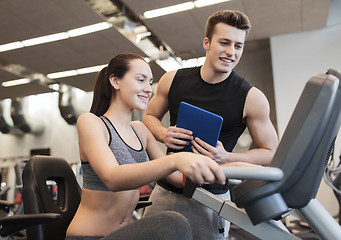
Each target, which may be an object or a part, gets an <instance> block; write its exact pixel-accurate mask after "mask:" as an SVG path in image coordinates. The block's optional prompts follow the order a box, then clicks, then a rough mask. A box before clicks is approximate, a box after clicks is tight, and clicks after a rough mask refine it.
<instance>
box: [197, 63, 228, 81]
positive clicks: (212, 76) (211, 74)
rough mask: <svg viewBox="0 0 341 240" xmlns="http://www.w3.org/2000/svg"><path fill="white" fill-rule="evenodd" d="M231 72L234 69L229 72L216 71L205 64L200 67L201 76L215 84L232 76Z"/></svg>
mask: <svg viewBox="0 0 341 240" xmlns="http://www.w3.org/2000/svg"><path fill="white" fill-rule="evenodd" d="M231 72H232V71H230V72H227V73H226V72H225V73H222V72H216V71H214V70H213V69H212V68H211V67H209V66H207V65H206V64H204V65H203V66H202V67H201V69H200V76H201V78H202V79H203V80H204V81H205V82H207V83H211V84H214V83H220V82H222V81H224V80H225V79H226V78H228V77H229V76H230V74H231Z"/></svg>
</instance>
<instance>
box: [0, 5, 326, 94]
mask: <svg viewBox="0 0 341 240" xmlns="http://www.w3.org/2000/svg"><path fill="white" fill-rule="evenodd" d="M108 1H109V0H30V1H27V0H1V1H0V32H1V34H0V44H6V43H11V42H15V41H22V40H26V39H30V38H34V37H39V36H44V35H49V34H54V33H58V32H65V31H68V30H70V29H74V28H79V27H82V26H86V25H91V24H95V23H99V22H102V21H104V20H107V19H108V16H110V14H117V12H116V13H115V12H114V13H113V12H111V13H105V12H104V11H103V9H106V5H105V4H108ZM111 2H112V3H115V5H117V6H119V10H122V6H125V8H124V11H123V14H124V13H126V12H129V15H130V17H131V14H132V13H133V14H134V15H135V16H134V19H135V20H136V19H137V20H138V21H140V23H143V24H144V25H145V26H146V27H147V28H148V29H149V30H150V31H151V32H152V36H153V37H154V39H157V40H158V41H159V42H161V43H164V44H165V46H168V47H170V50H171V51H172V54H174V55H175V56H177V57H180V58H182V59H189V58H193V57H200V56H204V54H205V53H204V50H203V48H202V40H203V36H204V27H205V23H206V20H207V18H208V17H209V16H210V15H211V14H212V13H214V12H216V11H218V10H221V9H237V10H241V11H242V12H244V13H246V14H247V15H248V16H249V18H250V20H251V23H252V30H251V32H250V33H249V35H248V39H247V45H246V51H247V49H248V48H252V46H257V41H259V40H263V39H267V38H269V37H271V36H276V35H282V34H288V33H295V32H300V31H307V30H313V29H318V28H322V27H325V26H326V23H327V18H328V13H329V5H330V0H286V1H283V0H231V1H229V2H225V3H219V4H216V5H212V6H209V7H203V8H195V9H193V10H189V11H185V12H181V13H176V14H171V15H166V16H162V17H157V18H152V19H143V18H142V17H139V16H141V15H142V14H143V12H144V11H146V10H151V9H155V8H159V7H166V6H170V5H173V4H179V3H183V2H186V0H167V1H160V0H143V1H141V0H121V1H116V0H112V1H111ZM111 2H110V3H111ZM101 6H102V7H101ZM100 8H102V10H101V11H99V9H100ZM108 9H109V8H108ZM120 14H122V11H121V13H120ZM255 43H256V44H255ZM120 52H135V53H138V54H140V55H142V56H145V57H146V56H147V55H146V54H145V53H144V52H143V51H141V50H140V49H139V48H138V47H137V46H136V45H134V44H133V43H132V42H131V41H129V40H128V39H127V38H126V37H125V36H124V35H122V34H121V33H120V32H119V31H118V30H117V29H116V28H114V27H111V28H109V29H106V30H102V31H98V32H95V33H92V34H88V35H83V36H79V37H74V38H69V39H65V40H60V41H56V42H51V43H45V44H41V45H36V46H31V47H24V48H20V49H16V50H11V51H6V52H0V83H1V82H4V81H8V80H14V79H18V78H23V77H25V76H31V78H32V76H36V75H37V74H38V76H40V75H39V74H41V75H42V76H44V79H45V78H46V75H47V74H49V73H55V72H59V71H66V70H72V69H79V68H84V67H90V66H95V65H101V64H105V63H107V62H108V61H109V60H110V59H111V58H112V57H113V56H114V55H115V54H117V53H120ZM151 67H152V70H153V73H154V78H155V79H156V80H157V79H158V78H159V77H160V76H161V75H162V74H163V73H164V70H163V69H161V67H160V66H158V65H157V64H156V63H155V62H151ZM95 77H96V73H89V74H83V75H77V76H72V77H65V78H59V79H55V80H51V81H49V83H53V82H55V81H56V82H59V83H64V84H67V85H70V86H73V87H76V88H80V89H82V90H84V91H91V90H92V89H93V84H94V80H95ZM38 78H39V77H38ZM50 91H54V90H52V89H51V88H49V87H48V86H47V84H42V83H41V82H39V81H33V82H31V83H29V84H25V85H19V86H14V87H6V88H5V87H3V86H1V85H0V100H1V99H5V98H17V97H24V96H28V95H32V94H39V93H45V92H50Z"/></svg>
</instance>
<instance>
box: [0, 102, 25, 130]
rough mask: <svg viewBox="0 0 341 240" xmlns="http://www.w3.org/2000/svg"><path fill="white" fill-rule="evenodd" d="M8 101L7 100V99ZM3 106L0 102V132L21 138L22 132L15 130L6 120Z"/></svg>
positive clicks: (11, 123)
mask: <svg viewBox="0 0 341 240" xmlns="http://www.w3.org/2000/svg"><path fill="white" fill-rule="evenodd" d="M8 100H9V99H8ZM5 109H6V108H5V105H4V100H3V101H0V132H2V133H4V134H13V135H16V136H22V135H23V132H22V131H21V130H19V129H17V128H15V127H14V125H13V122H12V121H10V122H9V121H8V120H9V119H8V118H7V119H6V116H5V115H6V112H5ZM8 117H9V118H10V116H9V111H8Z"/></svg>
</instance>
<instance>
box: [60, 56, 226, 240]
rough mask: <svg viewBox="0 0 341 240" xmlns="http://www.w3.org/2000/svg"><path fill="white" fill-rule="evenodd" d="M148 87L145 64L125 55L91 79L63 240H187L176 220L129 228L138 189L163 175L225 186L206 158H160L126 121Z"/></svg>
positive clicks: (161, 217)
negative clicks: (78, 173) (73, 205)
mask: <svg viewBox="0 0 341 240" xmlns="http://www.w3.org/2000/svg"><path fill="white" fill-rule="evenodd" d="M152 82H153V77H152V72H151V69H150V67H149V65H148V63H147V62H146V61H145V60H144V59H143V58H142V57H141V56H139V55H136V54H132V53H125V54H119V55H117V56H115V57H114V58H113V59H112V60H111V61H110V62H109V64H108V67H106V68H104V69H103V70H102V71H101V72H100V73H99V74H98V76H97V79H96V84H95V89H94V97H93V102H92V106H91V110H90V113H83V114H82V115H81V116H80V117H79V119H78V122H77V129H78V136H79V152H80V159H81V163H82V169H83V189H82V199H81V202H80V205H79V207H78V210H77V212H76V214H75V216H74V218H73V220H72V222H71V224H70V226H69V228H68V230H67V234H66V236H67V238H66V239H70V240H73V239H139V238H140V239H190V238H191V232H190V227H189V225H188V222H187V221H186V220H185V218H184V217H183V216H181V215H180V214H178V213H173V212H163V213H157V214H155V215H152V216H150V217H145V218H142V219H141V220H138V221H136V222H133V223H130V220H131V219H130V218H131V215H132V212H133V211H134V208H135V206H136V204H137V201H138V199H139V187H141V186H143V185H145V184H147V183H150V182H153V181H156V180H158V179H161V178H164V177H166V176H167V179H168V180H169V181H171V182H172V183H173V184H175V185H178V186H179V185H182V179H183V174H184V175H186V176H187V177H189V178H190V179H191V180H192V181H194V182H196V183H199V184H202V183H204V182H209V183H214V182H218V183H220V184H224V183H225V176H224V173H223V172H222V170H221V169H220V167H219V166H218V164H217V163H216V162H215V161H213V160H212V159H211V158H208V157H206V156H203V155H199V154H194V153H188V152H182V153H175V154H172V155H168V156H165V154H164V153H163V151H162V150H161V149H160V148H159V146H158V143H157V142H156V140H155V138H154V137H153V135H152V134H151V133H150V132H149V130H148V129H147V128H146V127H145V126H144V125H143V123H142V122H140V121H133V122H132V121H131V114H132V111H133V110H134V109H136V110H140V111H143V110H145V108H146V106H147V103H148V100H149V98H150V97H151V94H152V89H151V84H152ZM149 159H150V160H153V161H149ZM181 231H185V233H183V232H182V233H181Z"/></svg>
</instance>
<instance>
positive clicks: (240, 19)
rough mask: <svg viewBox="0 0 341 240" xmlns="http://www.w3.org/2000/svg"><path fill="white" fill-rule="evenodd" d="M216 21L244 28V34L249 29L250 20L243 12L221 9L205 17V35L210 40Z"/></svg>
mask: <svg viewBox="0 0 341 240" xmlns="http://www.w3.org/2000/svg"><path fill="white" fill-rule="evenodd" d="M218 23H225V24H228V25H230V26H232V27H235V28H238V29H241V30H244V31H245V32H246V36H247V34H248V32H249V30H250V29H251V23H250V20H249V18H248V17H247V16H246V15H245V14H244V13H242V12H240V11H235V10H221V11H218V12H216V13H214V14H213V15H211V16H210V17H209V18H208V19H207V23H206V31H205V37H207V38H208V39H209V40H210V41H211V38H212V35H213V32H214V27H215V25H217V24H218Z"/></svg>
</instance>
